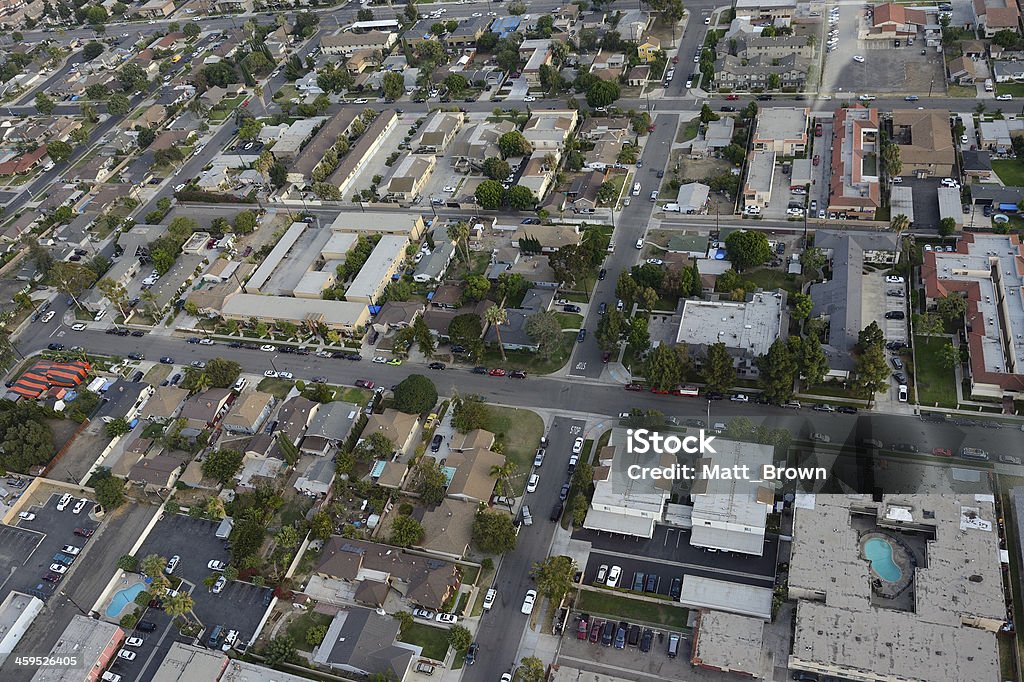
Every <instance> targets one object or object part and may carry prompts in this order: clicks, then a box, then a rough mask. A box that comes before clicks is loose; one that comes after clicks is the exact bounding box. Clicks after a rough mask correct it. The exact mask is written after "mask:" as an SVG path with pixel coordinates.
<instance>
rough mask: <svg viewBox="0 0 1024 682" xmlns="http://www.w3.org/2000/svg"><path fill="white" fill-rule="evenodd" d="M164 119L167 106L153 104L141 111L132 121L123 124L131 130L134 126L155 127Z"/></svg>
mask: <svg viewBox="0 0 1024 682" xmlns="http://www.w3.org/2000/svg"><path fill="white" fill-rule="evenodd" d="M166 119H167V107H165V106H164V105H162V104H154V105H153V106H151V107H148V108H147V109H146V110H145V111H143V112H142V113H141V114H140V115H139V117H138V118H136V119H135V120H134V121H129V122H128V123H126V124H125V125H126V126H127V127H128V128H131V129H133V130H134V129H135V127H136V126H142V127H143V128H156V127H157V126H159V125H160V124H162V123H163V122H164V121H165V120H166Z"/></svg>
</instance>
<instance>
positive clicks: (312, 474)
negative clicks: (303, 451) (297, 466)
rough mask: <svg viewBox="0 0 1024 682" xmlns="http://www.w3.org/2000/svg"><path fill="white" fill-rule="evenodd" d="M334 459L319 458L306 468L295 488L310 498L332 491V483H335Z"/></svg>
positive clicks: (294, 485)
mask: <svg viewBox="0 0 1024 682" xmlns="http://www.w3.org/2000/svg"><path fill="white" fill-rule="evenodd" d="M334 470H335V467H334V459H333V458H330V457H319V458H317V459H315V460H313V461H312V462H310V463H309V465H308V466H307V467H306V469H305V471H303V472H302V475H300V476H299V477H298V478H297V479H295V483H294V484H293V487H294V488H295V489H296V490H297V491H299V492H300V493H302V494H303V495H307V496H309V497H320V496H321V495H327V493H329V492H330V491H331V483H332V482H333V481H334Z"/></svg>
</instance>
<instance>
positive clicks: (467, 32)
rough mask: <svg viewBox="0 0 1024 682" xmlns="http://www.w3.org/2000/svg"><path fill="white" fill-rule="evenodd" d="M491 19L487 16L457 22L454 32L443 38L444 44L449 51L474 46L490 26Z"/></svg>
mask: <svg viewBox="0 0 1024 682" xmlns="http://www.w3.org/2000/svg"><path fill="white" fill-rule="evenodd" d="M490 23H491V19H490V17H488V16H480V17H469V18H466V19H464V20H463V21H460V22H459V25H458V26H457V27H456V28H455V30H454V31H451V32H450V33H448V34H447V35H445V37H444V44H445V47H447V48H448V49H450V50H458V49H461V48H464V47H472V46H475V45H476V41H478V40H480V36H482V35H483V34H484V33H485V32H486V31H487V27H488V26H490Z"/></svg>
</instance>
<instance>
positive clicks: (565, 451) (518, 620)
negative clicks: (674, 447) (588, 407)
mask: <svg viewBox="0 0 1024 682" xmlns="http://www.w3.org/2000/svg"><path fill="white" fill-rule="evenodd" d="M585 426H586V422H585V421H583V420H579V419H566V418H564V417H556V418H555V420H554V421H553V422H552V424H551V428H550V429H549V430H548V433H547V436H548V440H549V441H550V442H549V444H548V449H547V455H546V456H545V459H544V464H543V466H541V467H540V468H539V469H537V472H538V473H539V474H540V484H539V486H538V488H537V491H536V492H533V493H528V494H527V495H526V497H525V504H526V505H528V506H529V507H530V511H531V514H532V516H533V525H531V526H521V527H520V529H519V541H518V544H517V546H516V550H515V551H514V552H512V553H511V554H506V555H505V556H504V557H502V560H501V566H500V567H499V569H498V572H497V574H496V576H495V578H494V583H493V586H494V587H495V588H496V589H497V590H498V601H497V603H496V604H495V605H494V607H493V608H492V609H491V610H490V611H485V612H484V615H483V616H482V617H481V619H480V627H479V629H478V630H477V633H476V641H477V642H478V643H479V644H480V651H481V654H480V656H479V657H478V658H477V662H476V664H475V665H473V666H471V667H469V668H466V669H465V672H464V673H463V677H462V679H463V680H464V681H465V682H476V681H480V682H484V681H486V682H492V681H493V680H497V679H498V678H500V677H501V674H502V673H503V672H507V671H509V670H511V669H512V668H513V667H514V666H515V665H516V664H518V662H519V659H518V658H517V655H516V654H517V652H518V650H519V641H520V633H522V631H523V628H524V627H525V626H526V624H527V622H528V620H529V617H528V616H525V615H523V614H522V613H521V612H520V609H521V608H522V605H523V597H525V596H526V591H527V590H530V589H534V584H533V579H532V578H530V570H531V568H532V567H533V565H534V564H535V563H537V562H539V561H543V560H544V559H545V558H546V557H547V555H548V549H549V548H550V546H551V538H552V537H554V531H555V523H554V522H552V521H550V520H549V517H550V514H551V510H552V507H553V506H554V505H556V504H557V503H558V492H559V489H560V488H561V487H562V484H563V483H565V482H566V481H567V480H568V478H569V475H568V473H567V467H568V464H569V455H570V453H571V452H572V443H573V440H574V439H576V438H577V437H578V436H580V435H582V433H583V428H584V427H585ZM532 471H533V470H531V472H526V474H525V475H527V476H528V475H529V473H532ZM547 608H548V606H547V604H546V603H544V601H543V599H541V598H538V600H537V604H536V605H535V606H534V609H533V615H534V616H535V615H537V614H538V613H544V612H546V610H547Z"/></svg>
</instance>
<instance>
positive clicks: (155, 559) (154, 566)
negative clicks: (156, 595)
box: [139, 554, 167, 578]
mask: <svg viewBox="0 0 1024 682" xmlns="http://www.w3.org/2000/svg"><path fill="white" fill-rule="evenodd" d="M166 565H167V559H165V558H164V557H162V556H160V555H159V554H149V555H147V556H145V557H143V559H142V563H141V564H140V566H139V568H141V569H142V572H143V574H145V575H148V576H149V577H150V578H156V577H157V576H162V575H163V570H164V567H165V566H166Z"/></svg>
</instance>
